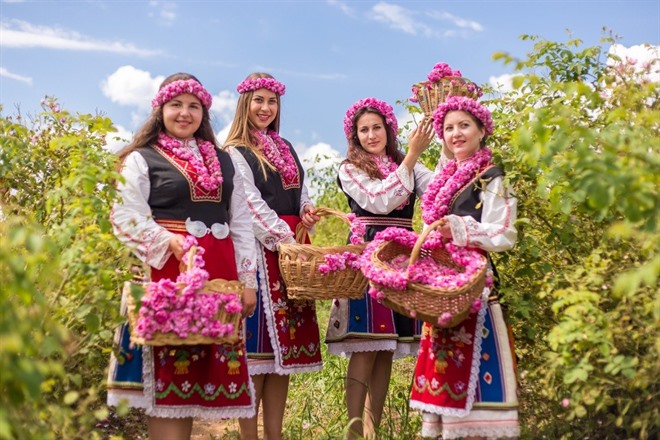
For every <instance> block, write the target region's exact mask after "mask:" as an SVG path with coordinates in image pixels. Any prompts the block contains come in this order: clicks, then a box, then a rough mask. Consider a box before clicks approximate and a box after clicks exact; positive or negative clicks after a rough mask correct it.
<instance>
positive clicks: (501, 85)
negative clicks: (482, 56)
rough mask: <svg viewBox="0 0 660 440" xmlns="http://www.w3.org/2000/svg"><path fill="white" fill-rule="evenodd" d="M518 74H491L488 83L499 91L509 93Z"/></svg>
mask: <svg viewBox="0 0 660 440" xmlns="http://www.w3.org/2000/svg"><path fill="white" fill-rule="evenodd" d="M516 76H518V75H516V74H513V75H512V74H509V73H507V74H504V75H500V76H491V77H489V78H488V84H490V85H491V86H492V87H493V88H494V89H495V90H496V91H497V92H500V93H508V92H510V91H512V90H513V78H515V77H516Z"/></svg>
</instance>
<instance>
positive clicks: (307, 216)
mask: <svg viewBox="0 0 660 440" xmlns="http://www.w3.org/2000/svg"><path fill="white" fill-rule="evenodd" d="M303 211H305V213H304V214H303V216H302V217H301V220H302V224H303V226H304V227H306V228H307V229H312V227H313V226H314V225H315V224H316V222H318V221H319V220H321V217H319V216H318V215H316V214H315V212H316V209H315V208H314V207H313V206H312V205H305V207H304V208H303Z"/></svg>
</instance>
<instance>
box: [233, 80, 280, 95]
mask: <svg viewBox="0 0 660 440" xmlns="http://www.w3.org/2000/svg"><path fill="white" fill-rule="evenodd" d="M259 89H268V90H270V91H271V92H273V93H276V94H278V95H280V96H282V95H284V93H285V92H286V87H284V84H282V83H281V82H279V81H278V80H276V79H275V78H248V79H246V80H244V81H243V82H242V83H240V84H239V85H238V86H237V87H236V91H237V92H238V93H240V94H241V95H242V94H243V93H245V92H252V91H254V90H259Z"/></svg>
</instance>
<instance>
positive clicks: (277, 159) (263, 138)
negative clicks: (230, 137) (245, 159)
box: [253, 130, 298, 183]
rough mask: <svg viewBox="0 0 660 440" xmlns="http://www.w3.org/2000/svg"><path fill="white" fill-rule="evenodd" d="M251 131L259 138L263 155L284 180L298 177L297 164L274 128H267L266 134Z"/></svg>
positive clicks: (294, 179)
mask: <svg viewBox="0 0 660 440" xmlns="http://www.w3.org/2000/svg"><path fill="white" fill-rule="evenodd" d="M253 133H254V135H255V137H256V138H257V139H258V140H259V144H260V145H261V148H262V151H263V153H264V156H266V159H268V162H270V164H271V165H273V166H274V167H275V169H276V170H277V171H278V172H279V173H280V174H281V175H282V177H283V178H284V182H286V183H292V182H295V181H296V179H297V178H298V166H297V165H296V160H295V159H294V158H293V154H291V150H290V149H289V146H288V145H287V144H286V142H284V140H283V139H282V138H281V137H280V135H279V134H278V133H277V132H276V131H274V130H268V133H266V134H264V133H262V132H261V131H259V130H255V131H254V132H253ZM269 138H270V139H269Z"/></svg>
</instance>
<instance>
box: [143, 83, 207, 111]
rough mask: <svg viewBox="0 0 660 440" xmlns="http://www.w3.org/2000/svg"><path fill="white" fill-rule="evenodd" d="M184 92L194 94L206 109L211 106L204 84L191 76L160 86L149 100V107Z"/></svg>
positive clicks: (156, 105)
mask: <svg viewBox="0 0 660 440" xmlns="http://www.w3.org/2000/svg"><path fill="white" fill-rule="evenodd" d="M186 93H189V94H191V95H195V96H196V97H197V99H199V101H200V102H201V103H202V105H203V106H204V107H206V108H207V109H209V108H211V104H212V103H213V98H212V97H211V94H210V93H209V92H208V91H207V90H206V89H205V88H204V86H202V85H201V84H200V83H198V82H197V81H195V80H194V79H192V78H190V79H180V80H178V81H173V82H171V83H169V84H166V85H164V86H163V87H161V88H160V90H158V93H157V94H156V97H155V98H154V99H153V100H152V101H151V107H152V108H156V107H158V106H160V105H163V104H165V103H166V102H168V101H171V100H172V99H174V98H176V97H177V96H179V95H183V94H186Z"/></svg>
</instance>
